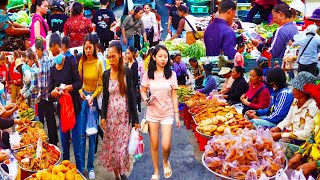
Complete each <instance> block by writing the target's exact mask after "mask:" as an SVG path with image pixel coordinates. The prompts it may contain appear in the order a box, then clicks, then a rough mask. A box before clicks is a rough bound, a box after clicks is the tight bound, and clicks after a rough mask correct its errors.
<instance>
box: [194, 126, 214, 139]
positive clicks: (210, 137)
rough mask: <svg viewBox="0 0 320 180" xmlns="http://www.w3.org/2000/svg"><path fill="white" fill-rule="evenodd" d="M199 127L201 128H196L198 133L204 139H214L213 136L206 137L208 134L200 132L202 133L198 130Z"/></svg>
mask: <svg viewBox="0 0 320 180" xmlns="http://www.w3.org/2000/svg"><path fill="white" fill-rule="evenodd" d="M198 127H199V126H197V127H196V131H197V132H198V133H199V134H200V135H201V136H203V137H204V138H207V139H212V138H213V136H209V135H206V134H203V133H202V132H200V131H199V130H198Z"/></svg>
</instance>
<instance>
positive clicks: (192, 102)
mask: <svg viewBox="0 0 320 180" xmlns="http://www.w3.org/2000/svg"><path fill="white" fill-rule="evenodd" d="M206 102H207V97H206V95H204V94H202V93H196V94H194V95H192V96H191V97H190V99H189V100H187V101H185V102H184V103H185V104H186V105H187V106H189V107H190V108H192V107H194V106H198V105H201V104H204V103H206Z"/></svg>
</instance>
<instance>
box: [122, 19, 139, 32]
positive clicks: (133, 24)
mask: <svg viewBox="0 0 320 180" xmlns="http://www.w3.org/2000/svg"><path fill="white" fill-rule="evenodd" d="M132 19H133V17H132ZM133 21H134V19H133ZM139 21H140V20H138V21H136V22H135V23H134V24H133V25H132V26H130V27H129V28H125V30H126V31H127V30H129V29H131V28H133V27H134V26H135V25H136V24H137V23H138V22H139Z"/></svg>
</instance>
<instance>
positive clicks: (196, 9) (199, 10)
mask: <svg viewBox="0 0 320 180" xmlns="http://www.w3.org/2000/svg"><path fill="white" fill-rule="evenodd" d="M190 9H191V13H194V14H208V13H209V7H208V6H195V5H191V8H190Z"/></svg>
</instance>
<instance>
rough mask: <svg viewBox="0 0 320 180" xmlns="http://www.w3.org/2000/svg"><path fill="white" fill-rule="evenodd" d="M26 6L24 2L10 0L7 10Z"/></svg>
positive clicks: (22, 0) (21, 0)
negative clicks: (22, 5)
mask: <svg viewBox="0 0 320 180" xmlns="http://www.w3.org/2000/svg"><path fill="white" fill-rule="evenodd" d="M21 4H25V2H24V0H9V3H8V6H7V8H11V7H14V6H18V5H21Z"/></svg>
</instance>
